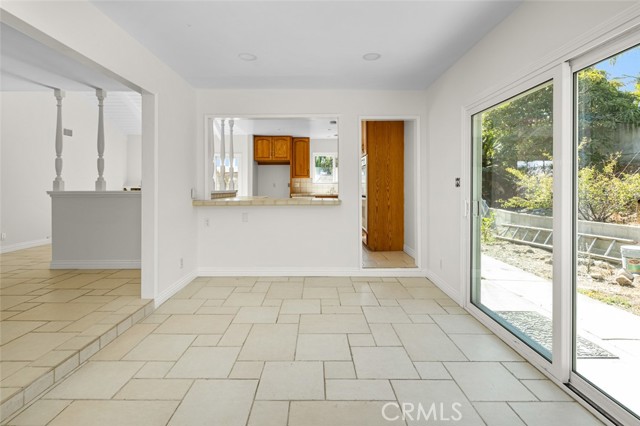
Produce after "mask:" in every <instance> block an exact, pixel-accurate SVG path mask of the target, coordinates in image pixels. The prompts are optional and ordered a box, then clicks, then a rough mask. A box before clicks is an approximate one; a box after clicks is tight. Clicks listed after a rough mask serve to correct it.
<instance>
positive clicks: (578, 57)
mask: <svg viewBox="0 0 640 426" xmlns="http://www.w3.org/2000/svg"><path fill="white" fill-rule="evenodd" d="M639 29H640V5H636V6H633V7H631V8H630V9H629V10H628V11H626V12H625V14H622V15H620V16H618V17H616V18H614V19H613V20H611V21H609V22H607V23H606V25H603V26H602V27H598V28H596V29H595V30H594V31H592V32H590V33H589V34H587V35H585V36H583V37H581V38H580V39H579V41H576V42H574V43H573V44H569V45H567V46H564V47H563V48H562V49H560V50H559V51H558V52H552V55H550V56H549V57H548V58H544V59H543V60H542V61H540V62H539V63H536V64H534V65H532V66H531V67H529V68H527V69H526V70H525V71H524V72H523V73H522V74H521V75H524V76H523V77H520V78H517V79H514V80H512V81H511V82H507V83H506V84H504V85H502V86H497V87H493V88H492V89H491V90H489V91H487V92H484V93H483V94H482V95H481V96H480V97H478V98H476V99H475V100H473V101H471V102H469V103H468V104H467V105H465V106H463V107H462V108H461V118H462V122H461V126H462V132H461V134H462V139H461V141H460V143H461V145H460V149H461V153H462V162H463V164H464V165H465V166H463V168H462V188H461V189H462V191H461V196H460V202H461V205H462V206H464V208H463V215H462V216H461V218H460V229H461V233H460V247H461V249H462V253H461V270H460V282H461V283H463V286H464V289H463V291H464V300H463V307H464V308H465V309H466V310H467V311H468V312H469V313H470V314H471V315H472V316H473V317H475V318H476V319H477V320H478V321H480V322H481V323H482V324H483V325H484V326H486V327H487V328H488V329H489V330H491V331H492V332H493V333H494V334H496V335H497V336H498V337H499V338H500V339H501V340H503V341H504V342H505V343H507V345H509V346H510V347H511V348H512V349H514V350H515V351H516V352H517V353H518V354H519V355H521V356H522V357H523V358H524V359H525V360H526V361H528V362H529V363H531V364H533V365H534V366H535V367H536V368H538V369H539V370H540V371H541V372H542V373H543V374H544V375H545V376H547V378H548V379H549V380H551V381H552V382H554V383H555V384H556V385H558V386H559V387H560V388H561V389H562V390H564V391H565V392H566V393H568V394H569V395H571V396H572V397H573V398H574V399H575V400H576V401H577V402H578V403H580V404H581V405H582V406H584V407H585V408H586V409H588V410H589V411H590V412H591V413H592V414H594V415H595V416H596V417H597V418H598V419H599V420H601V421H603V422H605V423H612V424H616V423H618V422H624V423H625V424H639V422H638V419H637V418H636V417H635V416H634V415H632V414H631V413H630V412H629V411H627V410H626V409H625V408H623V407H622V406H621V405H618V404H617V403H616V402H615V401H614V400H613V399H611V398H609V397H608V396H607V395H606V394H605V393H604V392H602V391H600V390H599V389H597V388H596V387H595V386H593V385H592V384H590V383H589V382H588V381H587V380H585V379H584V378H583V377H581V376H579V375H578V374H577V373H576V372H575V371H574V362H573V361H574V358H573V357H574V350H573V346H574V341H575V339H574V326H575V320H574V309H573V304H574V302H573V301H574V294H575V291H574V262H575V259H574V255H573V253H574V250H575V248H574V245H575V244H574V238H573V235H574V233H575V230H574V226H575V224H574V208H575V202H576V190H575V188H576V184H577V182H576V181H574V176H575V173H576V162H575V161H574V156H575V151H574V145H575V141H574V139H573V138H574V126H575V124H574V117H573V114H574V111H573V103H574V99H573V96H574V88H573V72H574V71H575V70H579V69H580V67H578V66H579V65H584V64H585V63H587V65H588V64H589V63H596V62H598V58H600V59H606V58H607V57H608V56H611V55H613V54H615V53H616V52H619V51H621V50H624V46H625V45H626V46H627V48H628V47H631V46H633V45H635V44H638V43H640V31H638V30H639ZM630 40H635V42H632V41H630ZM545 75H546V76H548V75H553V76H554V142H553V149H554V163H556V164H558V165H564V166H565V167H562V168H561V169H560V168H558V170H555V169H554V187H553V191H554V193H556V194H564V195H568V196H567V197H554V204H553V208H554V223H553V231H554V253H553V263H554V265H557V267H556V268H555V269H554V275H553V283H554V284H553V300H554V304H553V327H554V336H553V352H552V362H551V363H550V362H548V361H547V360H546V359H545V358H544V357H542V356H541V355H539V354H538V353H537V352H536V351H534V350H533V349H531V348H530V347H529V346H528V345H527V344H525V343H524V342H522V341H520V339H518V338H517V337H516V336H515V335H513V334H512V333H511V332H509V331H507V330H506V329H505V328H504V327H503V326H501V325H500V324H498V323H497V322H496V321H494V320H493V319H492V318H490V317H489V316H488V315H486V314H485V313H484V312H483V311H482V310H480V309H478V308H477V307H476V306H475V305H473V304H472V303H471V284H472V281H471V250H472V246H471V243H472V241H471V233H472V229H471V219H472V206H471V198H469V197H470V196H471V190H472V188H471V176H472V174H471V167H472V151H471V148H472V146H471V143H472V142H471V137H472V132H471V117H472V116H473V115H474V114H476V113H477V112H481V111H483V110H484V109H486V108H488V107H490V106H492V105H496V104H498V103H500V102H502V101H505V100H507V99H509V98H510V97H512V96H514V95H516V94H518V93H520V92H522V91H524V90H526V88H532V87H534V86H535V85H536V84H535V83H536V82H542V81H544V79H542V80H540V78H541V77H542V76H545ZM548 79H549V78H548V77H547V80H548ZM562 283H565V284H564V285H562ZM566 283H569V284H570V285H568V284H566ZM639 414H640V413H639Z"/></svg>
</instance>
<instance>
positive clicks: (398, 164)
mask: <svg viewBox="0 0 640 426" xmlns="http://www.w3.org/2000/svg"><path fill="white" fill-rule="evenodd" d="M418 138H419V122H418V117H361V119H360V140H361V157H360V185H359V187H360V212H361V214H360V224H361V227H360V235H361V243H360V246H361V267H362V268H363V269H385V270H389V269H406V268H418V267H419V263H420V257H419V235H420V233H419V229H418V228H419V223H418V220H417V217H418V206H419V190H418V189H419V188H418V185H419V178H418V175H419V170H418V159H419V144H418V140H419V139H418Z"/></svg>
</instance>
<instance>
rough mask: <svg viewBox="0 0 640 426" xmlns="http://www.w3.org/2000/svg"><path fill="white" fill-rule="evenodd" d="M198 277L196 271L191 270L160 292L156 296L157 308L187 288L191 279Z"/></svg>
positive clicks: (155, 303)
mask: <svg viewBox="0 0 640 426" xmlns="http://www.w3.org/2000/svg"><path fill="white" fill-rule="evenodd" d="M197 277H198V274H196V271H191V272H189V273H188V274H186V275H184V276H182V277H181V278H179V279H178V280H177V281H175V282H174V283H173V284H171V285H170V286H169V287H167V288H165V289H164V290H163V291H162V292H161V293H160V294H158V295H157V296H156V297H155V298H154V301H153V303H154V305H155V309H158V307H159V306H160V305H162V304H163V303H164V302H166V301H167V300H169V299H170V298H171V296H173V295H174V294H176V293H177V292H179V291H180V290H182V289H183V288H185V287H186V286H187V285H188V284H189V283H190V282H191V281H193V280H195V279H196V278H197Z"/></svg>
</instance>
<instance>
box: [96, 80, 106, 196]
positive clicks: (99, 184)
mask: <svg viewBox="0 0 640 426" xmlns="http://www.w3.org/2000/svg"><path fill="white" fill-rule="evenodd" d="M96 97H97V98H98V179H97V180H96V191H106V190H107V182H106V181H105V180H104V178H103V177H102V174H103V173H104V158H103V156H104V111H103V106H104V104H103V101H104V98H106V97H107V92H105V91H104V90H102V89H96Z"/></svg>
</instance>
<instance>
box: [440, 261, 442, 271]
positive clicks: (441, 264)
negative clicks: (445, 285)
mask: <svg viewBox="0 0 640 426" xmlns="http://www.w3.org/2000/svg"><path fill="white" fill-rule="evenodd" d="M440 269H442V259H440Z"/></svg>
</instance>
